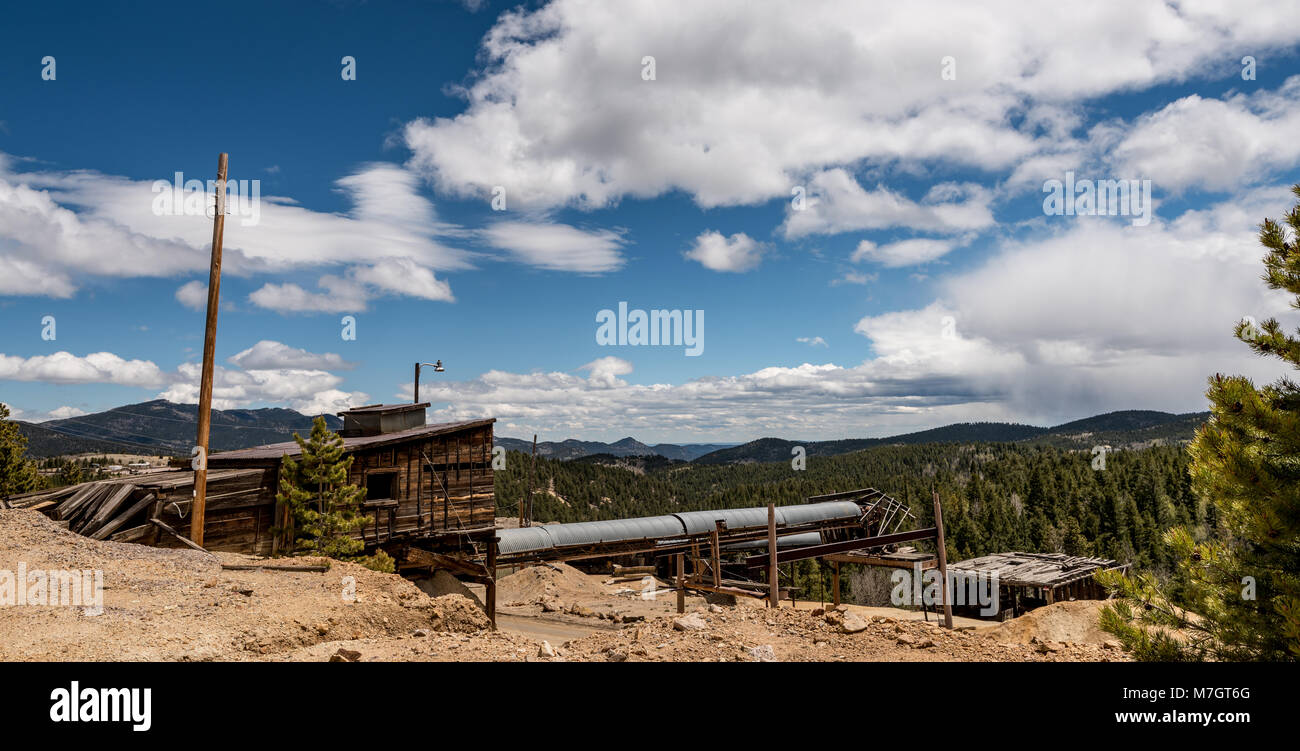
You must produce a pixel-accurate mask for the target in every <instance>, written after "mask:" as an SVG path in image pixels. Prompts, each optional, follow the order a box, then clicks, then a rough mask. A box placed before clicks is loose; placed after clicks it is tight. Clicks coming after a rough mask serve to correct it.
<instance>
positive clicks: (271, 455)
mask: <svg viewBox="0 0 1300 751" xmlns="http://www.w3.org/2000/svg"><path fill="white" fill-rule="evenodd" d="M494 422H496V418H495V417H489V418H486V419H482V420H463V421H461V422H443V423H434V424H432V425H421V426H420V427H418V428H411V429H409V430H399V431H397V432H396V433H381V434H379V435H366V436H349V437H345V438H344V439H343V450H344V451H355V450H356V449H360V448H370V447H374V446H383V445H386V444H389V443H401V442H403V441H412V440H416V439H421V438H428V437H431V436H436V435H441V434H443V433H454V432H456V431H458V430H467V429H469V428H477V427H482V426H484V425H491V424H492V423H494ZM300 454H302V449H300V448H298V443H297V442H296V441H285V442H284V443H271V444H267V445H265V446H254V447H253V448H248V449H237V450H235V451H219V452H213V453H211V454H209V455H208V466H215V465H218V464H220V463H222V462H227V461H247V460H254V461H256V460H264V459H279V458H280V457H281V456H285V455H288V456H298V455H300Z"/></svg>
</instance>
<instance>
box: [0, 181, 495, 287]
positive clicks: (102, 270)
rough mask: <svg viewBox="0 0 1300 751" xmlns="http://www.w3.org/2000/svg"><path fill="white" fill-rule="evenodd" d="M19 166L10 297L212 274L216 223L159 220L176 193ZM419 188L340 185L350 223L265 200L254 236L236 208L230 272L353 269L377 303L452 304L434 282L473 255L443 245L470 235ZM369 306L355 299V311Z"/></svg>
mask: <svg viewBox="0 0 1300 751" xmlns="http://www.w3.org/2000/svg"><path fill="white" fill-rule="evenodd" d="M9 165H10V160H3V161H0V294H41V295H50V296H56V297H68V296H71V295H72V294H73V293H74V292H75V291H76V289H77V288H78V287H79V286H81V285H82V284H84V283H85V280H87V279H90V278H93V277H168V276H177V275H181V274H190V273H197V272H203V271H206V270H207V268H208V261H209V252H208V246H209V245H210V241H211V232H212V227H211V222H210V221H209V220H208V219H207V218H206V217H205V216H201V215H177V214H174V213H170V212H168V211H162V212H161V213H159V212H158V211H157V209H159V207H160V206H161V203H165V202H166V201H164V200H163V199H164V198H166V199H168V200H170V196H171V193H170V192H169V191H161V190H160V191H158V192H155V190H154V188H155V185H154V183H153V181H136V180H129V179H126V178H122V177H116V176H111V175H104V174H100V173H96V172H90V171H71V172H56V171H45V172H15V171H13V170H12V169H10V166H9ZM235 178H236V175H232V181H233V180H234V179H235ZM170 179H171V176H168V180H169V181H170ZM418 182H419V181H418V178H417V176H415V175H413V174H411V173H410V172H407V171H406V170H404V169H402V168H400V167H397V166H395V165H385V164H370V165H365V166H363V167H362V168H361V169H360V170H358V171H357V172H355V173H353V174H351V175H348V176H346V177H343V178H341V179H340V180H338V181H337V182H336V185H337V189H338V190H339V192H341V193H343V194H345V195H346V196H348V198H349V199H350V200H351V202H352V204H353V209H352V210H351V211H350V212H348V213H346V214H342V213H327V212H315V211H310V210H308V209H305V208H302V207H300V206H297V205H295V204H294V202H293V201H292V200H291V199H288V198H284V197H277V196H260V197H259V198H260V201H259V202H258V203H257V206H258V207H259V209H258V212H257V223H256V225H255V226H244V224H243V223H244V222H245V221H252V216H251V214H246V215H240V214H239V213H238V212H237V211H235V207H237V206H238V204H237V203H236V202H235V201H234V200H233V199H232V201H231V204H230V205H231V206H232V214H231V216H229V217H228V218H227V222H226V233H225V247H224V258H223V269H224V270H225V271H226V272H227V273H229V274H232V275H236V276H249V275H254V274H263V275H264V274H279V273H287V272H292V271H300V270H310V269H328V268H337V267H340V266H345V267H347V270H348V273H349V275H350V276H352V277H353V278H354V279H360V280H363V281H364V282H365V283H366V285H367V288H366V290H365V292H364V296H366V297H370V296H375V295H380V294H401V295H411V296H415V297H421V298H424V299H436V300H451V299H453V297H452V294H451V289H450V287H449V286H448V284H447V282H445V281H442V280H438V279H436V278H435V277H434V273H433V271H434V270H436V269H446V270H459V269H467V268H470V263H469V259H470V254H469V253H467V252H465V251H462V250H457V249H454V248H451V247H449V246H447V245H445V244H443V242H442V238H444V237H450V238H460V237H465V236H466V232H465V231H464V230H463V229H461V228H458V227H454V226H452V225H447V224H443V223H440V222H439V221H438V219H437V217H436V215H435V212H434V209H433V204H432V203H430V202H429V201H428V200H427V199H425V198H424V197H423V196H421V195H420V194H419V193H418ZM250 193H251V191H250ZM250 205H251V204H250ZM162 208H164V209H165V208H166V207H165V206H163V207H162ZM74 209H75V210H74ZM327 276H330V275H327ZM74 280H76V281H74ZM354 284H359V283H358V282H354ZM201 289H202V283H201V282H198V281H195V282H190V283H187V284H186V285H184V286H183V287H181V289H180V290H178V291H177V299H178V300H179V301H181V302H182V304H185V305H187V306H189V307H196V306H198V307H200V308H201V306H200V305H199V303H197V302H196V301H197V299H198V295H197V293H198V292H199V291H200V290H201ZM361 296H362V292H361V290H360V289H358V290H356V295H354V301H355V298H357V297H361ZM270 307H274V306H270ZM322 307H323V306H322V305H319V304H318V305H316V306H315V308H316V309H321V308H322ZM353 309H357V308H356V306H353Z"/></svg>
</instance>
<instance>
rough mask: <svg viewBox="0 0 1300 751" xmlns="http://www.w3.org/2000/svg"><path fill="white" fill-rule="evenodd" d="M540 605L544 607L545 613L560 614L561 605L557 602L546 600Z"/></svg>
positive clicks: (540, 602) (541, 601)
mask: <svg viewBox="0 0 1300 751" xmlns="http://www.w3.org/2000/svg"><path fill="white" fill-rule="evenodd" d="M539 604H540V605H541V606H542V612H543V613H558V612H559V611H560V609H561V608H560V603H558V602H556V601H555V600H545V599H544V600H540V601H539Z"/></svg>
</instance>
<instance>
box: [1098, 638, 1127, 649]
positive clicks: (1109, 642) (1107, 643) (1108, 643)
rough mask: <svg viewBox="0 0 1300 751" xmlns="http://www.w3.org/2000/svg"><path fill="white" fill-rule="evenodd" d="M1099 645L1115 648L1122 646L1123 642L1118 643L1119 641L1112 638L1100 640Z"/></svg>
mask: <svg viewBox="0 0 1300 751" xmlns="http://www.w3.org/2000/svg"><path fill="white" fill-rule="evenodd" d="M1101 646H1102V647H1104V648H1105V649H1116V650H1118V649H1123V648H1124V645H1123V644H1120V643H1119V642H1117V641H1113V640H1107V641H1104V642H1102V644H1101Z"/></svg>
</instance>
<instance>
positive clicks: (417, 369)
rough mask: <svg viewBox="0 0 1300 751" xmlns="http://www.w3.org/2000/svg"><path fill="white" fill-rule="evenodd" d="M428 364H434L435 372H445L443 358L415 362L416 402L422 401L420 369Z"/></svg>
mask: <svg viewBox="0 0 1300 751" xmlns="http://www.w3.org/2000/svg"><path fill="white" fill-rule="evenodd" d="M426 365H428V366H432V367H433V372H435V373H442V372H444V368H443V367H442V360H439V361H437V362H417V363H416V364H415V404H419V403H420V369H421V368H423V367H425V366H426Z"/></svg>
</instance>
